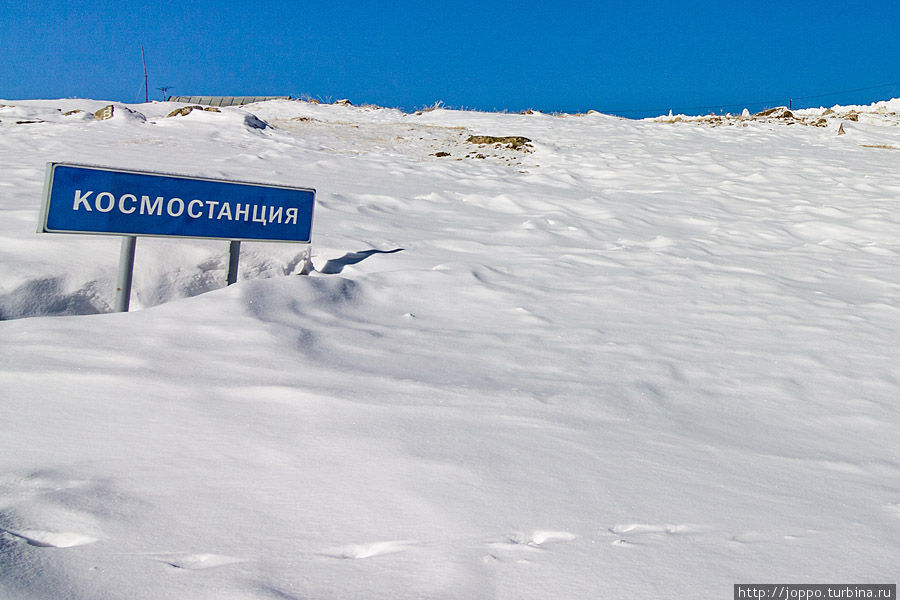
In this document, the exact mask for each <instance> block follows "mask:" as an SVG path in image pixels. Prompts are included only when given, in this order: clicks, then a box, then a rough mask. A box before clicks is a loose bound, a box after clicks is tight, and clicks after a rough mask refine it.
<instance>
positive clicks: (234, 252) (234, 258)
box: [226, 240, 241, 285]
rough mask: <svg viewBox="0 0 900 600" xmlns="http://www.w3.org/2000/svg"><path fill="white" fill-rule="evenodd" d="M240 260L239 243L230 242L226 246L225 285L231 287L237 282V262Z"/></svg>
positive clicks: (236, 241)
mask: <svg viewBox="0 0 900 600" xmlns="http://www.w3.org/2000/svg"><path fill="white" fill-rule="evenodd" d="M240 260H241V242H240V241H238V240H231V243H230V244H228V278H227V279H226V283H227V285H232V284H234V283H235V282H236V281H237V272H238V261H240Z"/></svg>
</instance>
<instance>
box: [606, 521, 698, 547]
mask: <svg viewBox="0 0 900 600" xmlns="http://www.w3.org/2000/svg"><path fill="white" fill-rule="evenodd" d="M607 531H609V532H610V533H611V534H613V535H615V536H616V538H617V539H616V540H614V541H613V542H612V545H613V546H621V547H629V546H639V545H641V544H643V543H644V541H650V540H651V539H653V538H663V537H668V536H681V535H689V534H695V533H703V531H704V530H703V528H701V527H697V526H694V525H651V524H647V523H628V524H622V525H614V526H612V527H610V528H609V529H608V530H607Z"/></svg>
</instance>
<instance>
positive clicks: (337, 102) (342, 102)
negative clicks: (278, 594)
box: [334, 98, 353, 106]
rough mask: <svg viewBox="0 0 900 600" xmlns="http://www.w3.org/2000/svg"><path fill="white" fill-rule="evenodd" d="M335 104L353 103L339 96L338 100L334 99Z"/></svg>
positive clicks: (348, 104)
mask: <svg viewBox="0 0 900 600" xmlns="http://www.w3.org/2000/svg"><path fill="white" fill-rule="evenodd" d="M334 103H335V104H340V105H341V106H353V103H352V102H350V101H349V100H347V99H346V98H341V99H340V100H335V101H334Z"/></svg>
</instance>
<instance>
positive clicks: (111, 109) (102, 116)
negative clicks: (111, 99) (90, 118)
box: [94, 104, 116, 121]
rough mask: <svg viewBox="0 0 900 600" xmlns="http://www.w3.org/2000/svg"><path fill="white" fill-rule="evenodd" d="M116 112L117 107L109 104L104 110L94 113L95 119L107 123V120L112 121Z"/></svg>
mask: <svg viewBox="0 0 900 600" xmlns="http://www.w3.org/2000/svg"><path fill="white" fill-rule="evenodd" d="M115 112H116V107H115V106H113V105H112V104H108V105H106V106H104V107H103V108H101V109H99V110H97V111H95V112H94V118H95V119H97V120H98V121H105V120H106V119H112V117H113V114H115Z"/></svg>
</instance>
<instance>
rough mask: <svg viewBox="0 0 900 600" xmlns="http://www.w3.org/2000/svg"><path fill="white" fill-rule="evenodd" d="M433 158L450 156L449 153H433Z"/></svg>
mask: <svg viewBox="0 0 900 600" xmlns="http://www.w3.org/2000/svg"><path fill="white" fill-rule="evenodd" d="M434 156H437V157H441V156H450V153H449V152H435V153H434Z"/></svg>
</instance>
